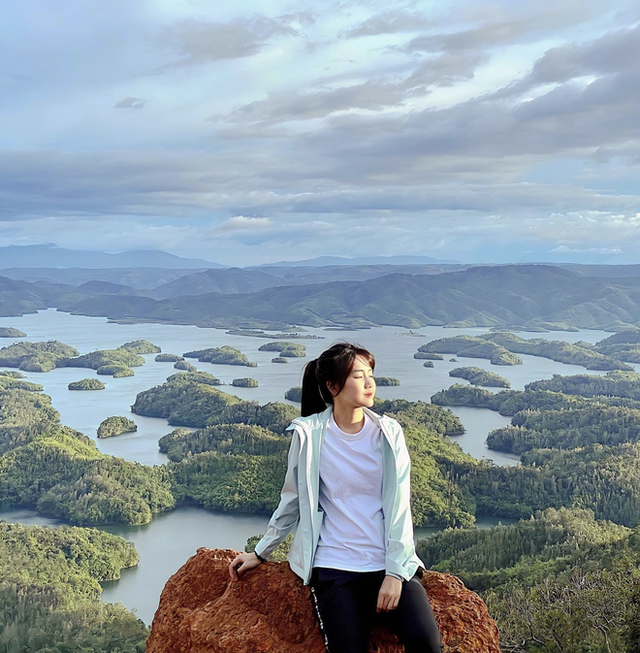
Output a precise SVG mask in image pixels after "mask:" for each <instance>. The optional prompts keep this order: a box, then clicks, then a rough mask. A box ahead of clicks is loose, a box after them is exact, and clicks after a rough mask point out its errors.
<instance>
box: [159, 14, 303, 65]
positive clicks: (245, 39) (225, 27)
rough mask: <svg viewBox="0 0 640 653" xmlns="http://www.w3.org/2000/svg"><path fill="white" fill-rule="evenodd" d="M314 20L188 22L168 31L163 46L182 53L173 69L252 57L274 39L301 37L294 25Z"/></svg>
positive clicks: (254, 18) (298, 17) (292, 17)
mask: <svg viewBox="0 0 640 653" xmlns="http://www.w3.org/2000/svg"><path fill="white" fill-rule="evenodd" d="M312 20H313V18H312V17H311V16H310V15H309V16H307V15H306V14H304V13H298V14H285V15H282V16H277V17H275V18H269V17H267V16H260V15H254V16H251V17H242V18H235V19H233V20H231V21H229V22H227V23H220V22H212V21H206V20H196V19H186V20H182V21H179V22H177V23H175V24H173V25H171V26H170V27H167V28H166V29H165V31H164V33H163V34H162V36H161V42H162V44H163V45H165V46H168V47H170V48H172V49H174V50H176V51H177V52H179V53H180V55H181V59H180V60H179V61H177V62H175V63H174V64H173V65H200V64H206V63H211V62H215V61H222V60H225V59H241V58H245V57H252V56H254V55H256V54H257V53H258V52H260V51H261V50H263V49H264V48H265V47H266V46H267V44H268V43H269V41H271V39H275V38H278V37H287V36H289V37H291V36H300V32H299V30H298V29H297V28H296V27H294V26H293V25H292V23H295V22H297V21H303V22H308V21H312Z"/></svg>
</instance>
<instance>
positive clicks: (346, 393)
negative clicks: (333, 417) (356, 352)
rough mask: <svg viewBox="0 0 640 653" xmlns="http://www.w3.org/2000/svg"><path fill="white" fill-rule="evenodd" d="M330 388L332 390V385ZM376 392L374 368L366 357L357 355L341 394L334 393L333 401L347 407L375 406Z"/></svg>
mask: <svg viewBox="0 0 640 653" xmlns="http://www.w3.org/2000/svg"><path fill="white" fill-rule="evenodd" d="M329 390H331V387H330V386H329ZM332 394H333V392H332ZM375 394H376V382H375V381H374V379H373V370H372V369H371V368H370V367H369V363H367V361H366V360H365V359H364V358H362V357H360V356H357V357H356V359H355V361H354V362H353V365H352V367H351V371H350V372H349V376H348V377H347V381H346V383H345V384H344V388H342V390H341V391H340V394H338V395H335V394H334V395H333V401H334V404H342V405H343V406H344V407H345V408H363V407H367V408H370V407H371V406H373V398H374V396H375Z"/></svg>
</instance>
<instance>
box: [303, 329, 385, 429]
mask: <svg viewBox="0 0 640 653" xmlns="http://www.w3.org/2000/svg"><path fill="white" fill-rule="evenodd" d="M358 356H360V357H362V358H364V360H366V361H367V363H368V365H369V367H371V369H372V370H373V368H374V367H375V365H376V360H375V358H374V357H373V354H372V353H371V352H370V351H368V350H367V349H365V348H364V347H361V346H360V345H358V344H352V343H349V342H339V343H337V344H335V345H332V346H331V347H329V349H327V350H326V351H323V352H322V354H320V356H318V358H316V359H315V360H312V361H310V362H309V363H307V365H306V366H305V368H304V375H303V377H302V399H301V401H302V410H301V413H302V416H303V417H306V416H307V415H313V414H314V413H320V412H322V411H323V410H325V409H326V408H327V406H328V405H333V395H332V394H331V392H330V391H329V388H328V387H327V383H331V385H333V386H334V387H336V388H337V389H338V392H336V394H340V392H342V388H344V384H345V383H346V382H347V378H348V377H349V374H350V372H351V368H352V367H353V364H354V362H355V360H356V358H357V357H358Z"/></svg>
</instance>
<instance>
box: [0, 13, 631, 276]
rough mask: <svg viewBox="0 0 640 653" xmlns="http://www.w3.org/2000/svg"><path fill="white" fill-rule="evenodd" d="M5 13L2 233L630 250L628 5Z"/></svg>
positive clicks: (90, 241) (476, 253)
mask: <svg viewBox="0 0 640 653" xmlns="http://www.w3.org/2000/svg"><path fill="white" fill-rule="evenodd" d="M2 11H3V16H2V22H1V24H0V35H1V38H0V54H1V56H0V97H1V98H2V102H0V124H1V125H2V129H1V130H0V243H1V244H2V245H27V244H35V243H42V242H50V243H55V244H57V245H59V246H62V247H69V248H75V249H96V250H104V251H121V250H124V249H138V248H146V249H163V250H165V251H170V252H173V253H175V254H179V255H182V256H191V257H202V258H206V259H209V260H212V261H217V262H220V263H224V264H232V265H250V264H256V263H262V262H270V261H277V260H282V259H299V258H312V257H315V256H321V255H329V254H330V255H340V256H362V255H381V256H388V255H396V254H411V255H425V256H433V257H436V258H441V259H449V260H451V259H453V260H458V261H464V262H522V261H551V262H553V261H558V262H559V261H573V262H600V263H640V255H639V252H640V110H639V108H638V107H640V65H639V64H638V61H640V3H638V2H637V1H635V0H634V1H633V2H632V1H629V2H626V1H624V0H620V1H617V0H613V1H612V0H582V2H576V1H575V0H535V1H531V2H530V1H528V0H509V1H488V0H461V1H460V2H452V1H449V0H440V1H439V2H431V1H424V0H421V1H418V2H408V3H407V2H399V3H394V2H393V1H392V0H385V2H377V1H375V0H363V1H362V2H355V1H351V0H344V1H340V0H339V1H338V2H335V3H332V1H331V0H327V1H326V2H322V3H320V2H308V3H305V2H302V1H296V2H294V3H290V2H284V1H283V2H278V1H276V0H260V2H257V1H254V0H239V2H237V3H229V2H227V3H221V2H214V1H212V0H135V1H132V0H109V2H104V0H76V1H74V0H57V1H56V2H50V0H22V1H21V2H13V3H5V5H4V6H3V10H2Z"/></svg>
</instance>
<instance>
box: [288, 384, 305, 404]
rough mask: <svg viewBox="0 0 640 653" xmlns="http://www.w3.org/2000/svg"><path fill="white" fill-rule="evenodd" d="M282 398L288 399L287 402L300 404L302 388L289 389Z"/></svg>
mask: <svg viewBox="0 0 640 653" xmlns="http://www.w3.org/2000/svg"><path fill="white" fill-rule="evenodd" d="M284 398H285V399H288V400H289V401H295V402H297V403H300V402H301V401H302V388H301V387H300V386H296V387H294V388H289V389H288V390H287V391H286V392H285V393H284Z"/></svg>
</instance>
